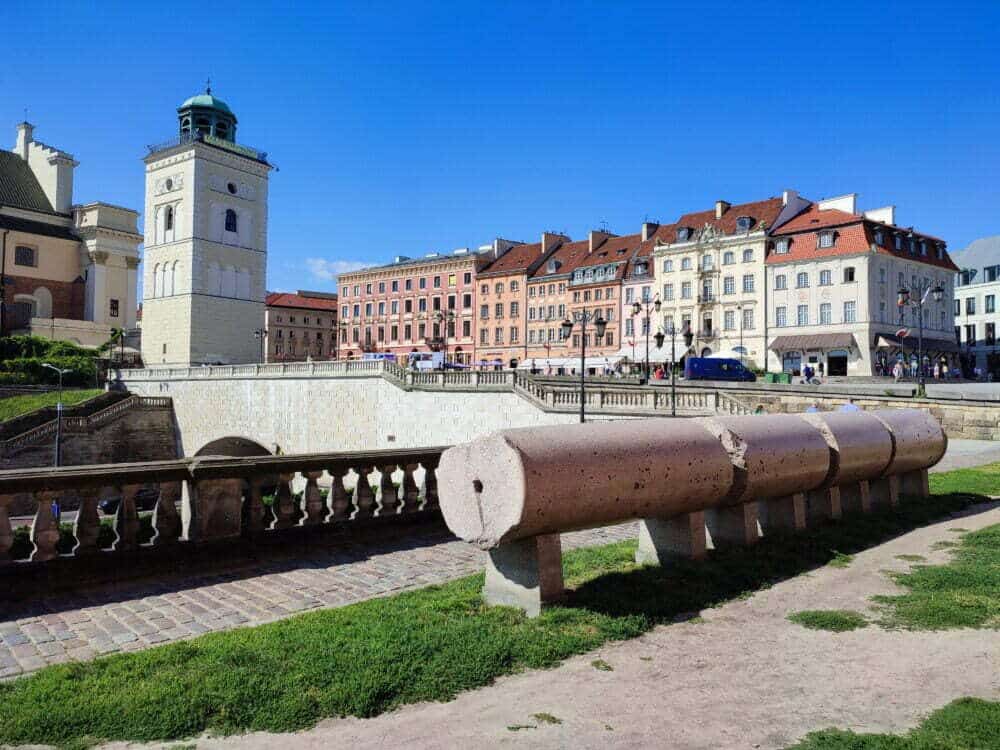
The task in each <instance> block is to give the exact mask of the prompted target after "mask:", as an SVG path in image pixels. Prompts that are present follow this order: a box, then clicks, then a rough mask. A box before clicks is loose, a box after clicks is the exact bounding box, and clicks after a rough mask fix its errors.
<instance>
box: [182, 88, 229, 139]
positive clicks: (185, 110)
mask: <svg viewBox="0 0 1000 750" xmlns="http://www.w3.org/2000/svg"><path fill="white" fill-rule="evenodd" d="M177 119H178V122H179V124H180V131H181V137H199V138H203V137H204V136H212V137H213V138H221V139H222V140H224V141H230V142H232V143H235V142H236V115H235V114H233V111H232V110H231V109H230V108H229V105H228V104H226V103H225V102H224V101H222V99H220V98H218V97H217V96H212V88H211V86H206V87H205V93H204V94H196V95H195V96H192V97H191V98H190V99H188V100H187V101H185V102H184V103H183V104H182V105H181V106H179V107H178V108H177Z"/></svg>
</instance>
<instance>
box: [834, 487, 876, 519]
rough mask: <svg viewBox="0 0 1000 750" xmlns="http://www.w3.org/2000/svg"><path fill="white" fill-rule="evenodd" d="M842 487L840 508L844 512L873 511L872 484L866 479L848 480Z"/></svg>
mask: <svg viewBox="0 0 1000 750" xmlns="http://www.w3.org/2000/svg"><path fill="white" fill-rule="evenodd" d="M839 489H840V508H841V511H842V512H843V513H871V512H872V498H871V486H870V485H869V483H868V482H866V481H861V482H848V483H847V484H842V485H840V487H839Z"/></svg>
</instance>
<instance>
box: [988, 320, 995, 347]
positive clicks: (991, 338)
mask: <svg viewBox="0 0 1000 750" xmlns="http://www.w3.org/2000/svg"><path fill="white" fill-rule="evenodd" d="M996 343H997V329H996V323H987V324H986V346H994V345H995V344H996Z"/></svg>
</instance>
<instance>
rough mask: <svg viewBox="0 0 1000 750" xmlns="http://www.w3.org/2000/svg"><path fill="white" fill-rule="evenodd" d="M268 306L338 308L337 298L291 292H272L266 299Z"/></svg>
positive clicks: (309, 308)
mask: <svg viewBox="0 0 1000 750" xmlns="http://www.w3.org/2000/svg"><path fill="white" fill-rule="evenodd" d="M264 304H266V305H267V306H268V307H297V308H302V309H304V310H322V311H326V312H329V311H334V312H336V310H337V300H336V299H327V298H324V297H308V296H305V295H302V294H292V293H290V292H271V293H270V294H268V295H267V298H266V299H265V301H264Z"/></svg>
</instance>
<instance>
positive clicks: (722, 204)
mask: <svg viewBox="0 0 1000 750" xmlns="http://www.w3.org/2000/svg"><path fill="white" fill-rule="evenodd" d="M730 205H731V204H730V203H728V202H726V201H716V202H715V218H716V219H721V218H722V215H723V214H724V213H726V211H728V210H729V206H730Z"/></svg>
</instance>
